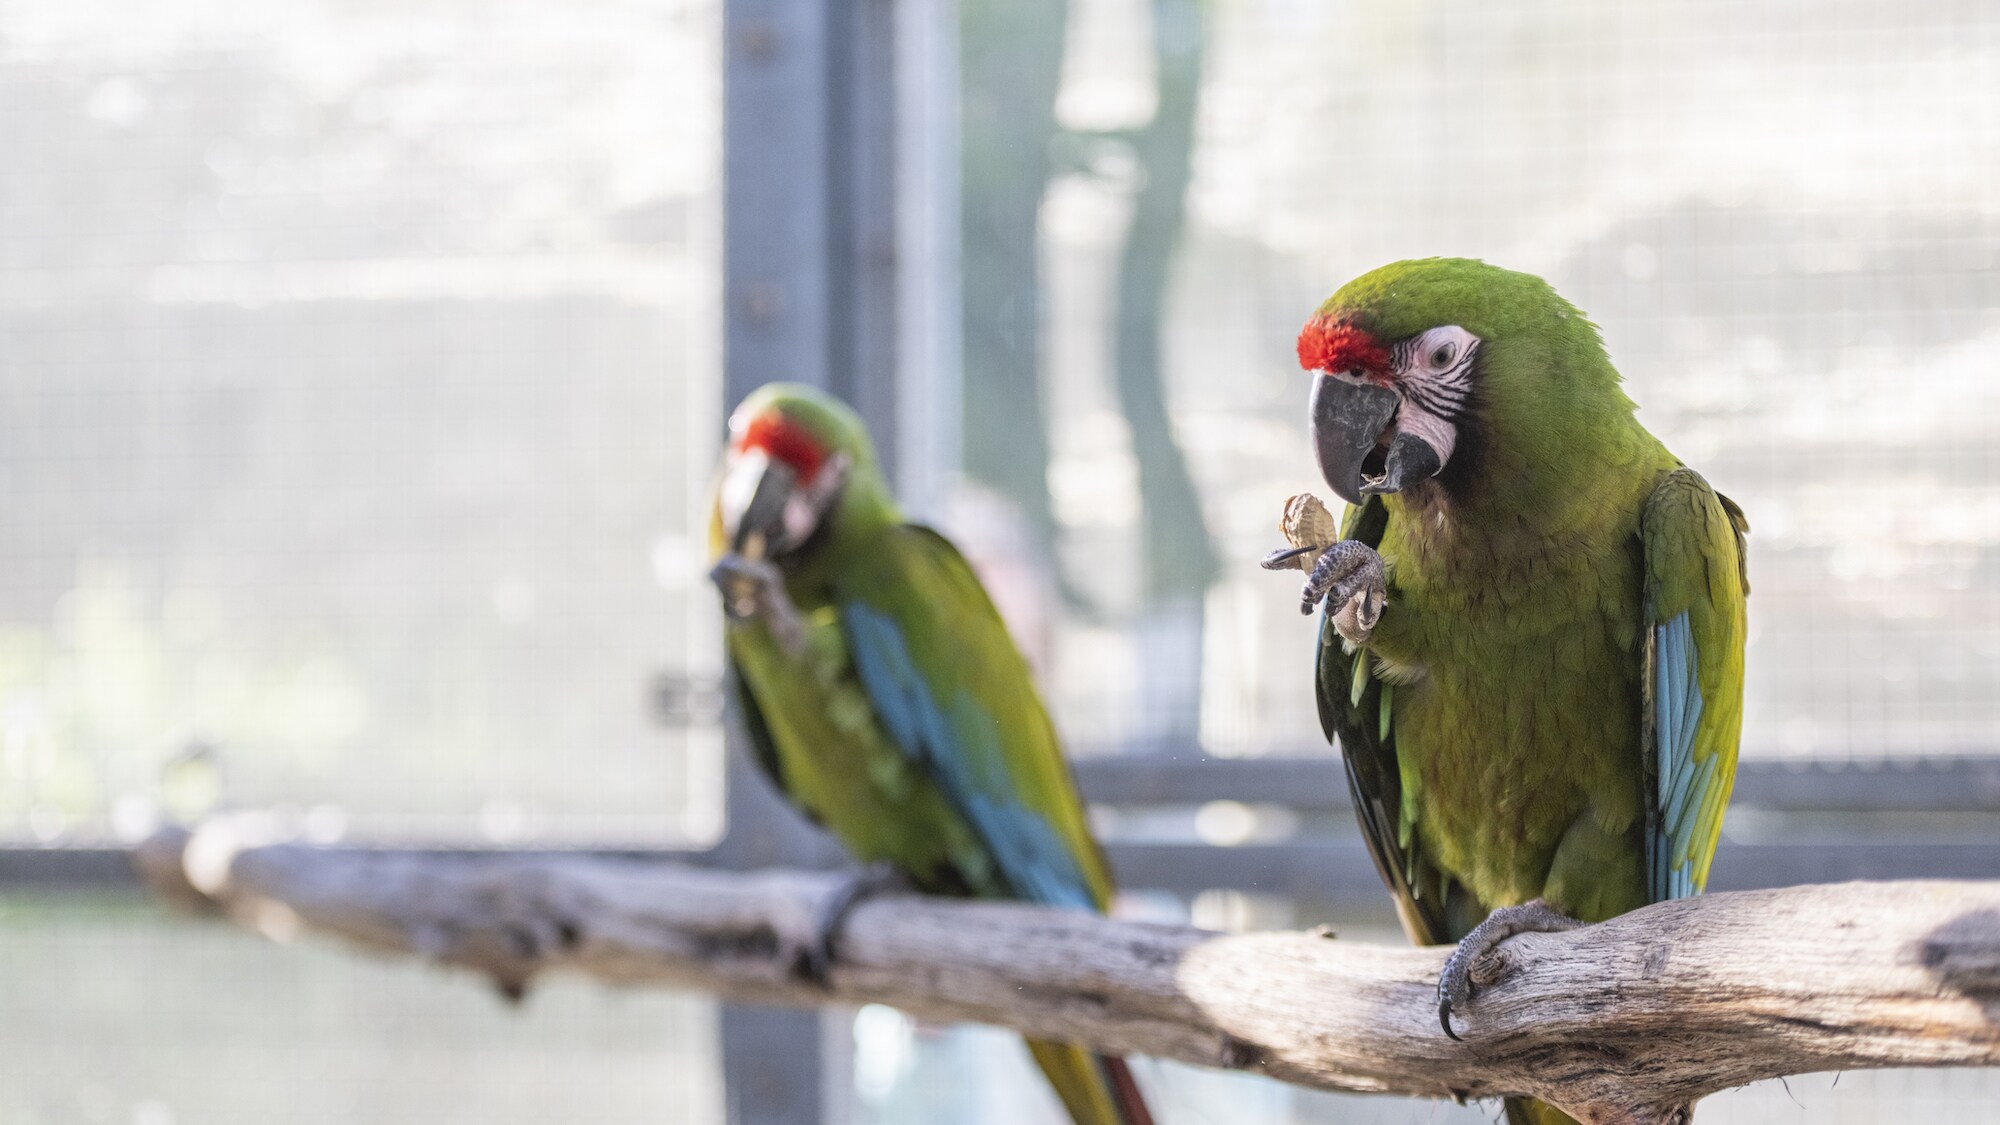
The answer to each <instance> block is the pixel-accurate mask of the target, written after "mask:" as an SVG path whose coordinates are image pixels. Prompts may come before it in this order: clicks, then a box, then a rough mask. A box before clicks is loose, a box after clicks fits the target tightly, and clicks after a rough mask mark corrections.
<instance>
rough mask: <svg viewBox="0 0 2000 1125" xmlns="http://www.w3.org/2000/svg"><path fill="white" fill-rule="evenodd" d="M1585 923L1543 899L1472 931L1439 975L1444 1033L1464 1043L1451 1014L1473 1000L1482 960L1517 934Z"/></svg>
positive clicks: (1504, 911) (1500, 913)
mask: <svg viewBox="0 0 2000 1125" xmlns="http://www.w3.org/2000/svg"><path fill="white" fill-rule="evenodd" d="M1582 925H1583V923H1582V922H1579V921H1577V920H1576V919H1574V918H1571V917H1569V916H1568V915H1566V914H1562V913H1560V912H1558V911H1557V910H1556V909H1555V908H1554V907H1552V906H1550V905H1549V904H1548V903H1546V902H1543V901H1542V900H1541V899H1535V900H1533V901H1531V902H1525V903H1522V904H1521V905H1519V906H1503V907H1501V908H1500V909H1498V910H1495V911H1494V912H1493V913H1491V914H1488V915H1487V916H1486V920H1485V921H1484V922H1481V923H1479V924H1478V925H1477V926H1474V927H1472V932H1471V933H1469V934H1466V935H1465V938H1464V940H1462V941H1460V942H1459V943H1458V948H1456V949H1454V950H1452V951H1451V956H1450V957H1447V958H1445V962H1444V969H1443V970H1442V971H1441V972H1439V973H1438V984H1437V994H1438V1023H1439V1024H1440V1025H1442V1026H1443V1028H1444V1033H1445V1034H1446V1035H1447V1036H1450V1037H1451V1038H1452V1039H1453V1040H1454V1041H1457V1042H1463V1041H1464V1040H1462V1039H1460V1038H1459V1036H1458V1033H1457V1032H1455V1031H1453V1030H1452V1029H1451V1010H1452V1008H1453V1007H1454V1006H1456V1005H1458V1004H1462V1003H1465V1002H1466V1001H1468V1000H1471V999H1472V996H1473V985H1472V969H1473V966H1475V965H1477V964H1478V963H1479V962H1480V960H1482V959H1483V958H1485V956H1486V955H1487V954H1489V953H1491V952H1493V951H1494V950H1495V949H1498V948H1499V947H1500V944H1501V943H1502V942H1504V941H1506V940H1507V939H1508V938H1511V937H1513V936H1515V935H1517V934H1531V933H1532V934H1556V933H1562V932H1564V931H1566V930H1574V929H1577V928H1578V927H1580V926H1582Z"/></svg>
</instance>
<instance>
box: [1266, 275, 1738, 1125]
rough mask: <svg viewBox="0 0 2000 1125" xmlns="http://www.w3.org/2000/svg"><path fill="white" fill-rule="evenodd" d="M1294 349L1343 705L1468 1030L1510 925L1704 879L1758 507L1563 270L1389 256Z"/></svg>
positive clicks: (1551, 1113)
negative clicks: (1644, 404)
mask: <svg viewBox="0 0 2000 1125" xmlns="http://www.w3.org/2000/svg"><path fill="white" fill-rule="evenodd" d="M1298 354H1299V362H1300V365H1301V366H1302V367H1304V368H1305V369H1306V370H1307V371H1310V372H1312V373H1313V383H1314V388H1313V393H1312V404H1311V407H1310V427H1311V432H1312V441H1313V445H1314V452H1315V455H1316V456H1317V458H1318V461H1319V467H1320V470H1321V473H1322V475H1324V476H1325V478H1326V481H1327V483H1328V484H1329V485H1331V486H1332V488H1333V490H1334V491H1335V492H1337V493H1339V494H1340V495H1341V496H1342V497H1343V498H1345V499H1346V500H1347V501H1348V503H1349V505H1350V507H1349V508H1348V510H1347V514H1346V517H1345V520H1344V522H1343V526H1342V528H1341V532H1340V535H1341V538H1340V541H1339V542H1337V543H1335V544H1333V545H1332V547H1331V548H1330V549H1327V550H1326V551H1325V553H1324V554H1322V555H1320V556H1319V558H1318V560H1317V562H1316V563H1315V564H1314V565H1313V566H1312V573H1311V576H1310V577H1309V578H1308V579H1307V583H1306V591H1305V599H1304V602H1305V604H1304V608H1305V611H1306V612H1308V613H1310V612H1312V609H1313V606H1314V605H1316V604H1317V603H1318V602H1319V601H1320V600H1321V599H1322V598H1324V599H1325V601H1326V612H1325V614H1324V615H1323V618H1322V623H1321V627H1320V645H1319V654H1318V668H1317V673H1316V677H1315V681H1316V687H1317V695H1318V700H1319V710H1320V719H1321V723H1322V725H1323V726H1324V728H1325V730H1326V733H1327V736H1328V737H1329V738H1333V737H1338V739H1339V742H1340V746H1341V750H1342V755H1343V757H1344V759H1345V761H1346V765H1347V776H1348V782H1349V785H1350V788H1351V789H1352V791H1353V796H1354V805H1355V809H1356V811H1357V813H1358V815H1359V817H1360V821H1361V828H1362V832H1363V834H1364V835H1365V836H1366V837H1367V841H1368V846H1369V849H1370V851H1371V852H1372V853H1373V855H1374V857H1375V862H1376V866H1377V867H1378V868H1379V869H1380V872H1381V875H1382V878H1383V881H1384V882H1386V883H1387V884H1388V886H1389V889H1390V890H1391V891H1392V892H1393V893H1394V894H1395V896H1396V905H1397V909H1398V912H1399V914H1400V915H1401V917H1402V921H1403V926H1404V929H1405V930H1407V931H1408V932H1409V935H1410V937H1411V939H1412V940H1413V941H1416V942H1418V943H1420V944H1426V945H1428V944H1437V943H1443V942H1460V943H1461V944H1460V945H1459V948H1458V950H1457V951H1456V952H1455V953H1454V955H1453V957H1452V959H1451V960H1450V961H1449V962H1448V963H1447V965H1446V968H1445V972H1444V975H1443V977H1442V979H1441V980H1440V981H1439V1019H1440V1021H1441V1022H1443V1024H1444V1030H1445V1032H1446V1033H1447V1034H1451V1035H1452V1036H1453V1037H1454V1038H1456V1037H1457V1035H1456V1033H1455V1032H1454V1031H1453V1030H1452V1026H1451V1012H1452V1009H1453V1008H1454V1007H1459V1006H1463V1005H1464V1004H1465V1003H1466V1002H1467V1001H1468V1000H1469V999H1470V997H1471V993H1472V988H1471V980H1470V976H1469V972H1468V970H1469V967H1470V965H1471V963H1472V962H1473V961H1475V960H1476V959H1477V958H1478V956H1479V955H1480V954H1483V953H1484V952H1486V951H1487V950H1490V949H1491V948H1492V947H1493V946H1494V945H1495V944H1497V943H1499V942H1501V941H1504V940H1506V938H1508V937H1509V936H1512V935H1513V934H1516V933H1521V932H1525V931H1528V930H1552V929H1562V928H1568V927H1571V926H1574V925H1576V924H1577V923H1578V921H1579V920H1580V921H1584V922H1596V921H1602V920H1603V919H1606V918H1610V917H1612V916H1613V915H1616V914H1621V913H1623V912H1625V911H1628V910H1632V909H1635V908H1637V907H1640V906H1644V905H1646V904H1647V903H1651V902H1658V901H1660V900H1663V899H1668V898H1676V897H1680V896H1684V895H1691V894H1695V893H1697V892H1699V891H1700V890H1701V888H1702V886H1703V885H1704V884H1705V883H1706V881H1707V879H1708V870H1709V862H1710V860H1711V859H1712V858H1713V856H1714V854H1715V847H1716V841H1717V838H1718V834H1719V833H1720V831H1721V826H1722V811H1723V806H1724V804H1726V803H1727V801H1728V799H1729V790H1730V785H1731V782H1732V780H1733V779H1734V776H1735V772H1736V744H1737V736H1738V733H1739V731H1740V729H1741V726H1742V715H1743V646H1744V633H1745V612H1746V610H1745V597H1746V595H1747V594H1748V593H1749V588H1750V587H1749V577H1748V571H1747V569H1746V564H1745V554H1744V542H1743V537H1744V533H1745V532H1746V531H1747V530H1748V524H1747V522H1746V521H1745V519H1744V517H1743V512H1742V510H1741V509H1739V508H1738V507H1737V506H1736V505H1735V504H1734V503H1732V502H1730V501H1729V500H1728V498H1726V497H1724V496H1722V495H1720V494H1718V493H1717V492H1715V491H1714V490H1713V489H1711V488H1710V487H1709V486H1708V484H1707V482H1705V481H1704V480H1702V478H1701V477H1700V476H1699V475H1698V474H1696V473H1695V472H1694V470H1692V469H1689V468H1687V467H1685V466H1684V465H1682V464H1681V462H1680V461H1679V460H1677V459H1676V458H1675V457H1674V455H1673V454H1672V453H1669V452H1668V451H1667V449H1666V447H1665V446H1663V445H1662V444H1660V442H1659V440H1658V439H1657V438H1655V437H1654V436H1653V435H1652V434H1650V433H1648V432H1647V431H1646V429H1645V428H1644V427H1643V426H1641V425H1640V424H1639V422H1638V420H1637V419H1636V418H1635V417H1634V416H1633V411H1634V407H1633V404H1632V401H1631V400H1630V399H1629V398H1627V397H1626V396H1625V393H1624V391H1623V390H1622V389H1621V388H1620V386H1619V376H1618V372H1617V370H1616V369H1615V368H1613V367H1612V365H1611V361H1610V358H1609V357H1608V356H1607V355H1606V353H1605V350H1604V345H1603V343H1602V341H1601V340H1600V339H1599V336H1598V332H1597V327H1596V326H1595V325H1593V324H1592V323H1591V322H1590V321H1588V320H1586V319H1585V318H1584V316H1583V314H1582V313H1581V312H1579V311H1577V309H1576V308H1575V307H1574V306H1572V305H1570V304H1569V302H1567V301H1565V300H1563V299H1562V298H1561V297H1560V296H1558V295H1557V294H1556V292H1555V290H1554V289H1552V288H1551V287H1550V286H1549V285H1548V283H1547V282H1545V281H1543V280H1541V279H1540V278H1537V277H1532V276H1530V275H1527V274H1522V273H1513V272H1510V271H1507V270H1502V269H1498V268H1496V267H1493V266H1489V265H1486V264H1485V263H1482V262H1477V261H1470V260H1466V259H1427V260H1423V261H1409V262H1399V263H1396V264H1394V265H1390V266H1386V267H1383V268H1382V269H1379V270H1376V271H1374V272H1372V273H1369V274H1366V275H1364V276H1362V277H1360V278H1358V279H1356V280H1355V281H1352V282H1350V283H1348V284H1347V285H1346V286H1345V287H1343V288H1342V289H1341V290H1340V291H1339V292H1337V293H1335V294H1334V295H1333V296H1332V297H1331V298H1330V299H1328V300H1327V301H1326V303H1325V304H1323V305H1321V306H1320V308H1319V309H1318V311H1317V312H1315V313H1314V314H1313V316H1312V318H1311V319H1310V320H1309V321H1308V322H1307V324H1306V326H1305V329H1304V331H1303V332H1301V333H1300V335H1299V340H1298ZM1297 554H1299V550H1298V549H1297V548H1296V547H1295V548H1294V549H1292V550H1288V551H1279V552H1276V553H1274V554H1273V555H1272V557H1271V558H1270V559H1268V560H1266V565H1269V566H1274V567H1276V566H1281V565H1284V564H1285V563H1286V561H1287V559H1288V558H1289V557H1291V556H1296V555H1297ZM1507 1116H1508V1120H1509V1121H1511V1122H1516V1123H1519V1122H1558V1121H1568V1120H1569V1118H1567V1117H1566V1116H1564V1115H1562V1114H1561V1113H1558V1112H1556V1111H1555V1110H1554V1109H1552V1108H1551V1107H1549V1106H1546V1105H1543V1104H1541V1103H1537V1102H1531V1101H1526V1100H1519V1101H1511V1102H1509V1104H1508V1106H1507Z"/></svg>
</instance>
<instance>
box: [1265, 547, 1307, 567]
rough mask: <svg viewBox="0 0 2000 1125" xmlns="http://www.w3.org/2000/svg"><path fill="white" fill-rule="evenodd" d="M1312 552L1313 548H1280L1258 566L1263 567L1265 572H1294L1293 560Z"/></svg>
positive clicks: (1266, 556)
mask: <svg viewBox="0 0 2000 1125" xmlns="http://www.w3.org/2000/svg"><path fill="white" fill-rule="evenodd" d="M1310 550H1312V548H1311V547H1280V548H1279V549H1277V550H1275V551H1272V552H1271V553H1270V554H1268V555H1265V556H1264V559H1263V561H1262V562H1260V563H1258V564H1257V565H1258V566H1261V567H1263V568H1264V569H1265V570H1292V569H1294V568H1293V566H1292V560H1293V559H1296V558H1298V557H1299V556H1300V555H1303V554H1305V553H1306V552H1307V551H1310Z"/></svg>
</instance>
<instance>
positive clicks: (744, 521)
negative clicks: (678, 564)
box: [720, 449, 798, 559]
mask: <svg viewBox="0 0 2000 1125" xmlns="http://www.w3.org/2000/svg"><path fill="white" fill-rule="evenodd" d="M797 485H798V478H797V476H796V475H795V474H794V473H793V472H792V468H791V466H790V465H787V464H785V463H784V462H782V461H773V460H771V458H770V457H769V456H767V455H765V453H764V452H763V451H762V450H759V449H753V450H750V451H748V452H746V453H740V454H736V455H733V456H731V458H730V460H729V467H728V468H727V469H726V470H724V472H723V477H722V490H721V497H720V506H721V508H722V533H723V534H724V535H726V536H727V537H728V538H729V549H730V551H732V552H733V553H735V554H738V555H742V556H743V557H744V558H748V559H761V558H763V557H765V556H766V555H769V554H771V553H772V551H773V549H774V548H775V547H777V546H778V545H779V544H780V543H782V541H783V540H784V535H785V509H786V507H787V506H788V505H789V504H790V502H791V499H792V495H793V493H794V491H795V490H796V489H797Z"/></svg>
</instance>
